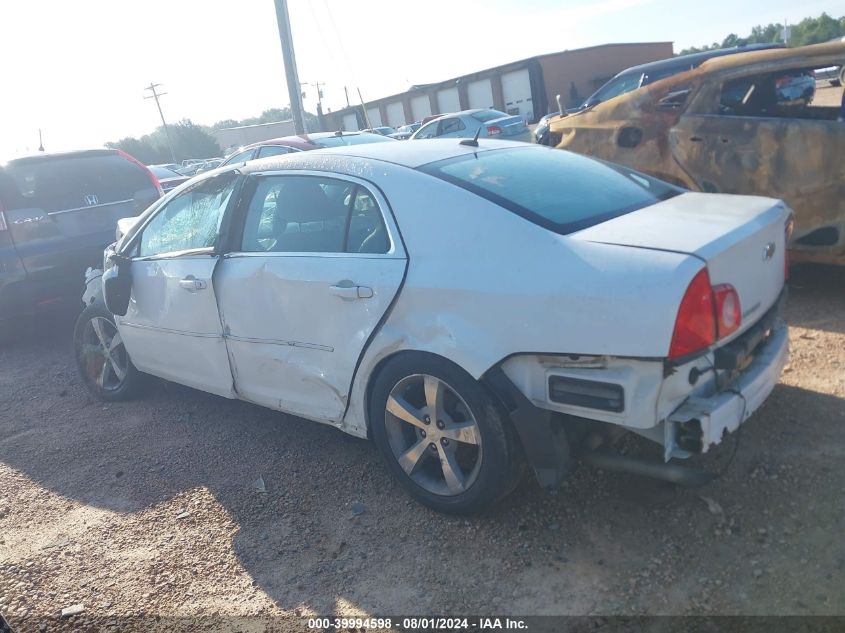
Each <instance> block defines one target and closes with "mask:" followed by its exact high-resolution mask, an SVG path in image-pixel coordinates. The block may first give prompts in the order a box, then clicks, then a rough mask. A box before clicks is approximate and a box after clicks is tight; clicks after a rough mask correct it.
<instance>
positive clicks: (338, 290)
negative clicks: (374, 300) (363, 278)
mask: <svg viewBox="0 0 845 633" xmlns="http://www.w3.org/2000/svg"><path fill="white" fill-rule="evenodd" d="M329 290H331V293H332V294H333V295H337V296H338V297H340V298H341V299H350V300H351V299H369V298H370V297H372V296H373V289H372V288H370V287H369V286H356V285H355V284H354V283H352V282H351V281H348V280H344V281H339V282H338V283H336V284H335V285H334V286H329Z"/></svg>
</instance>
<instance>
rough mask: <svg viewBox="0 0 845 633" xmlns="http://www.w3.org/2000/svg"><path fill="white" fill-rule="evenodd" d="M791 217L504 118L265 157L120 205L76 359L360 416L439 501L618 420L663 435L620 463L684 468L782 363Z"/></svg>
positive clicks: (545, 476) (510, 476)
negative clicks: (508, 125)
mask: <svg viewBox="0 0 845 633" xmlns="http://www.w3.org/2000/svg"><path fill="white" fill-rule="evenodd" d="M791 217H792V215H791V211H790V210H789V208H788V207H786V206H785V205H784V204H783V203H782V202H779V201H777V200H772V199H768V198H761V197H745V196H731V195H720V194H704V193H691V192H687V191H684V190H681V189H678V188H676V187H674V186H671V185H668V184H666V183H664V182H661V181H658V180H655V179H653V178H650V177H648V176H644V175H642V174H640V173H638V172H635V171H633V170H631V169H628V168H626V167H620V166H618V165H612V164H608V163H603V162H600V161H597V160H595V159H591V158H587V157H583V156H579V155H576V154H571V153H569V152H565V151H560V150H554V149H549V148H547V147H542V146H536V145H527V144H521V143H511V142H507V141H494V140H487V139H482V140H480V141H475V140H471V139H466V140H463V141H459V140H457V139H448V140H430V141H421V142H419V143H382V144H373V145H358V146H352V147H342V148H334V149H327V150H318V151H314V152H303V153H297V154H290V155H286V156H281V157H272V158H268V159H264V160H257V161H254V162H250V163H247V164H245V165H238V166H233V167H227V168H223V169H220V170H217V171H216V172H211V173H210V174H208V175H204V176H202V177H200V178H195V179H193V180H191V181H190V182H189V183H186V184H185V185H183V186H181V187H180V188H179V189H176V190H174V191H173V192H171V193H170V194H169V195H168V196H166V197H165V198H163V199H162V200H161V201H160V202H158V203H157V204H155V205H153V206H152V207H150V208H149V209H148V210H147V211H146V212H145V213H144V214H142V216H140V218H132V219H131V220H129V221H122V222H120V223H119V228H118V233H119V239H118V241H117V242H116V244H115V245H113V246H112V247H110V248H109V249H107V251H106V254H105V265H104V270H105V272H104V273H103V274H102V275H98V274H97V272H95V271H91V273H90V274H89V276H88V277H89V285H88V289H87V290H86V294H85V297H84V301H85V303H86V307H85V309H84V311H83V312H82V314H81V315H80V317H79V320H78V323H77V326H76V331H75V347H76V354H77V360H78V365H79V368H80V371H81V375H82V378H83V379H84V381H85V383H86V384H87V386H88V388H89V389H90V390H91V392H92V393H93V394H94V395H95V396H97V397H99V398H101V399H104V400H122V399H126V398H129V397H131V396H132V395H134V394H135V393H137V391H138V389H139V387H140V386H141V384H142V382H143V379H144V378H145V377H146V375H153V376H158V377H161V378H164V379H167V380H171V381H174V382H178V383H181V384H184V385H188V386H190V387H194V388H196V389H200V390H202V391H206V392H209V393H213V394H217V395H219V396H223V397H225V398H239V399H242V400H247V401H249V402H253V403H257V404H260V405H263V406H266V407H269V408H273V409H277V410H280V411H285V412H287V413H290V414H294V415H298V416H302V417H305V418H309V419H311V420H315V421H317V422H323V423H326V424H330V425H333V426H335V427H337V428H339V429H341V430H343V431H345V432H347V433H351V434H353V435H356V436H359V437H362V438H363V437H369V438H371V439H372V440H373V441H374V442H375V444H376V446H377V447H378V450H379V451H380V453H381V454H382V456H383V457H384V459H385V461H386V463H387V467H388V468H389V470H390V471H391V472H392V473H393V474H394V475H395V476H396V478H397V479H398V480H399V482H401V484H402V485H403V486H404V487H405V488H406V489H407V490H408V491H409V492H410V494H412V495H413V496H414V497H416V498H417V499H418V500H419V501H421V502H422V503H424V504H426V505H428V506H430V507H432V508H435V509H437V510H440V511H446V512H474V511H479V510H482V509H483V508H486V507H489V506H490V505H491V504H493V503H494V502H496V501H497V500H498V499H501V498H502V497H503V496H505V495H506V494H508V492H510V491H511V490H513V488H514V487H515V485H516V483H517V482H518V481H519V479H520V476H521V474H522V473H523V465H525V464H527V465H528V466H530V467H531V469H532V470H533V472H534V475H535V476H536V477H537V479H538V481H539V482H540V483H541V484H542V485H543V486H545V487H548V488H554V487H555V486H557V485H558V484H559V483H560V482H561V481H562V479H563V478H564V477H565V476H566V475H567V473H568V472H569V471H570V469H571V468H572V466H573V464H574V463H575V462H576V461H577V460H578V459H579V458H581V457H582V456H585V455H587V456H589V455H592V456H593V457H595V456H596V455H601V456H602V459H603V460H604V461H603V462H602V463H611V462H613V460H614V454H613V452H612V450H610V449H611V448H612V444H613V441H614V439H615V438H616V437H617V436H618V435H620V434H624V432H634V433H637V434H639V435H642V436H644V437H646V438H648V439H650V440H653V441H654V442H656V443H658V444H660V445H661V446H662V449H663V457H664V460H663V461H659V462H646V461H642V462H639V461H636V460H632V459H631V458H629V457H624V458H622V457H621V456H618V455H616V456H615V457H616V458H618V459H617V462H616V465H617V466H620V465H621V467H622V469H625V468H627V469H628V470H632V471H634V472H640V473H641V474H653V475H656V476H664V477H665V478H668V479H671V478H672V477H675V478H676V479H677V471H678V468H679V466H677V462H672V463H668V462H669V460H670V459H673V458H687V457H690V456H693V455H697V454H701V453H704V452H706V451H708V450H709V449H710V448H711V447H713V446H714V445H717V444H719V443H720V442H722V441H723V439H724V438H725V437H726V436H727V435H728V434H729V433H731V432H732V431H735V430H736V429H737V428H738V427H739V425H740V424H742V423H743V422H744V421H745V420H746V419H747V418H748V417H749V416H750V415H751V414H752V413H753V412H754V411H755V410H756V409H757V408H758V407H759V406H760V405H761V404H762V402H763V401H764V400H765V398H766V397H767V396H768V394H769V393H770V391H771V390H772V388H773V387H774V385H775V384H776V383H777V381H778V378H779V375H780V372H781V369H782V367H783V365H784V363H785V362H786V358H787V336H786V330H785V327H784V325H783V323H782V321H781V320H780V318H779V309H780V306H781V304H782V298H783V291H784V280H785V270H786V258H785V244H786V239H787V237H788V233H789V230H790V226H791V222H792V220H791ZM315 450H319V449H318V448H316V447H315ZM619 460H621V461H619ZM672 469H674V470H672ZM681 470H691V469H686V468H681ZM681 478H683V477H681Z"/></svg>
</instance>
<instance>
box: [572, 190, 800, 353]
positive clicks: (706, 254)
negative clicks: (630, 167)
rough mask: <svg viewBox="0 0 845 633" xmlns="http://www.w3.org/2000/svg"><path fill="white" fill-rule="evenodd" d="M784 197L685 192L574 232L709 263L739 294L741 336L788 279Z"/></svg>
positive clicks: (714, 278)
mask: <svg viewBox="0 0 845 633" xmlns="http://www.w3.org/2000/svg"><path fill="white" fill-rule="evenodd" d="M790 213H791V210H790V209H789V208H788V207H787V206H786V205H785V204H784V203H783V202H781V201H779V200H773V199H771V198H762V197H756V196H734V195H725V194H704V193H684V194H682V195H679V196H675V197H674V198H670V199H669V200H666V201H663V202H660V203H657V204H654V205H651V206H649V207H646V208H643V209H640V210H638V211H634V212H632V213H628V214H626V215H622V216H620V217H617V218H614V219H612V220H609V221H607V222H603V223H601V224H597V225H595V226H592V227H590V228H588V229H584V230H582V231H579V232H577V233H573V234H572V235H570V237H571V238H573V239H578V240H585V241H589V242H598V243H602V244H616V245H621V246H631V247H635V248H645V249H652V250H659V251H670V252H676V253H685V254H688V255H692V256H694V257H697V258H698V259H700V260H701V261H702V262H703V263H705V264H706V265H707V270H708V273H709V275H710V281H711V283H712V284H713V285H714V286H715V285H717V284H731V285H732V286H733V287H734V288H736V291H737V294H738V295H739V300H740V307H741V312H742V325H741V327H740V328H739V330H737V331H736V332H735V333H733V334H732V335H731V336H730V337H727V338H725V339H723V340H722V341H720V344H721V343H723V342H727V341H728V340H731V339H733V338H736V337H737V336H739V335H740V334H741V333H742V332H744V331H745V330H747V329H748V328H749V327H751V326H752V325H753V324H754V323H755V322H756V321H757V320H758V319H759V318H760V317H762V316H763V315H764V314H765V313H766V311H767V310H768V309H769V308H770V307H771V306H772V305H774V303H775V302H776V301H777V299H778V297H779V296H780V294H781V291H782V289H783V285H784V281H785V259H784V258H785V255H786V244H785V242H786V233H785V230H786V222H787V219H788V218H789V215H790Z"/></svg>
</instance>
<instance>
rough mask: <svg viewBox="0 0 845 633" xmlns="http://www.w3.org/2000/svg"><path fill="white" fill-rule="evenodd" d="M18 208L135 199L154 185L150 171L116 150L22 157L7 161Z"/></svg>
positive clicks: (46, 208) (68, 206)
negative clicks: (15, 188) (73, 154)
mask: <svg viewBox="0 0 845 633" xmlns="http://www.w3.org/2000/svg"><path fill="white" fill-rule="evenodd" d="M6 174H8V175H9V176H11V178H12V180H14V181H15V184H16V186H17V189H18V193H19V194H20V195H19V197H18V199H17V203H16V206H17V207H18V208H30V207H31V208H37V209H43V210H44V211H47V212H48V213H49V212H51V211H61V210H66V209H79V208H83V207H91V206H96V205H101V204H108V203H110V202H120V201H123V200H132V199H133V198H134V197H135V194H136V192H138V191H139V190H141V189H149V188H151V187H152V183H151V181H150V177H149V175H148V174H147V172H146V171H145V170H143V169H141V168H140V167H139V166H137V165H135V164H134V163H132V162H130V161H128V160H126V159H124V158H121V157H120V156H118V155H117V154H106V155H93V156H92V155H81V156H55V157H47V156H45V157H44V158H40V157H39V158H35V159H29V158H27V159H20V160H16V161H11V162H9V163H8V164H7V165H6Z"/></svg>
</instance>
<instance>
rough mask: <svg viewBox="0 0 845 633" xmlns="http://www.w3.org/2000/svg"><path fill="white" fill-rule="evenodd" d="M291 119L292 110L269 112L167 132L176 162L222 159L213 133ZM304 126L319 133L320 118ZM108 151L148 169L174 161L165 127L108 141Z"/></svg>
mask: <svg viewBox="0 0 845 633" xmlns="http://www.w3.org/2000/svg"><path fill="white" fill-rule="evenodd" d="M290 118H291V112H290V108H287V107H286V108H270V109H269V110H265V111H264V112H262V113H261V116H257V117H250V118H246V119H241V120H240V121H238V120H235V119H224V120H222V121H218V122H217V123H215V124H214V125H212V126H211V127H208V126H205V125H198V124H196V123H194V122H193V121H191V120H190V119H182V120H181V121H179V122H178V123H177V124H175V125H172V124H171V125H168V129H169V130H170V138H171V139H172V141H173V152H174V153H175V154H176V161H177V162H181V161H183V160H185V159H186V158H213V157H215V156H220V154H221V151H222V150H221V148H220V146H219V145H218V144H217V141H216V139H215V138H214V136H213V135H212V132H213V131H214V130H221V129H223V128H229V127H240V126H243V125H258V124H261V123H275V122H276V121H287V120H289V119H290ZM305 126H306V128H307V129H309V130H313V131H316V130H318V129H319V128H318V119H317V116H316V115H314V114H311V113H310V112H306V113H305ZM106 147H108V148H110V149H121V150H123V151H124V152H126V153H127V154H129V155H131V156H134V157H135V158H137V159H138V160H139V161H141V162H142V163H144V164H146V165H154V164H156V163H169V162H171V160H172V157H171V154H170V146H169V144H168V142H167V134H166V132H165V130H164V127H163V126H159V127H157V128H156V129H155V131H154V132H152V133H151V134H145V135H144V136H142V137H141V138H135V137H134V136H127V137H126V138H122V139H120V140H119V141H109V142H108V143H106Z"/></svg>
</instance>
